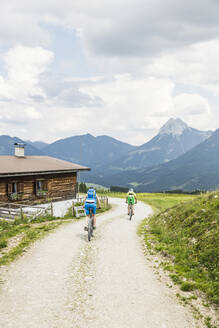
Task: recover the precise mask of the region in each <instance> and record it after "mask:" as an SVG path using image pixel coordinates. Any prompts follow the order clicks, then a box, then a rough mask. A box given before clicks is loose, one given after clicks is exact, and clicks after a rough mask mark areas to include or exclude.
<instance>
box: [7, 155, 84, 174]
mask: <svg viewBox="0 0 219 328" xmlns="http://www.w3.org/2000/svg"><path fill="white" fill-rule="evenodd" d="M85 170H87V171H89V170H90V168H88V167H85V166H81V165H78V164H74V163H71V162H67V161H63V160H60V159H57V158H53V157H49V156H24V157H18V156H0V176H5V175H7V176H12V175H13V176H16V175H19V176H20V175H32V174H33V175H36V174H39V173H44V174H45V173H47V174H49V173H62V172H63V173H64V172H77V171H85Z"/></svg>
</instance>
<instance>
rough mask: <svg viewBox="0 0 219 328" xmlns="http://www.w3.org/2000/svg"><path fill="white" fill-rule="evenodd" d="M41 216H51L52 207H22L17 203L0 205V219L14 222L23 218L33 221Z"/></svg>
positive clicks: (50, 205)
mask: <svg viewBox="0 0 219 328" xmlns="http://www.w3.org/2000/svg"><path fill="white" fill-rule="evenodd" d="M42 215H53V205H52V203H51V204H48V206H45V205H44V206H40V205H36V206H35V205H33V206H31V205H24V204H19V203H0V219H6V220H15V219H16V218H21V219H23V218H24V217H27V218H32V219H35V218H37V217H39V216H42Z"/></svg>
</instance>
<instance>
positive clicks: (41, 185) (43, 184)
mask: <svg viewBox="0 0 219 328" xmlns="http://www.w3.org/2000/svg"><path fill="white" fill-rule="evenodd" d="M47 187H48V186H47V181H46V180H36V191H41V190H47Z"/></svg>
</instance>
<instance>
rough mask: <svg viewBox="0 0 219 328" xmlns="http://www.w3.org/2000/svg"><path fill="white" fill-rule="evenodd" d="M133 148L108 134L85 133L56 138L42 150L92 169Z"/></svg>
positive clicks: (133, 147)
mask: <svg viewBox="0 0 219 328" xmlns="http://www.w3.org/2000/svg"><path fill="white" fill-rule="evenodd" d="M135 148H136V147H135V146H131V145H129V144H127V143H124V142H121V141H118V140H116V139H114V138H111V137H108V136H98V137H94V136H92V135H90V134H85V135H81V136H75V137H70V138H66V139H61V140H58V141H56V142H54V143H52V144H50V145H48V146H47V147H45V148H44V149H43V151H44V152H45V153H46V154H47V155H49V156H53V157H57V158H60V159H64V160H68V161H71V162H75V163H79V164H80V163H83V165H86V166H89V167H92V169H93V168H98V167H99V166H100V165H104V164H106V163H109V162H111V161H114V160H116V159H118V158H119V157H121V156H123V155H124V154H126V153H127V152H129V151H131V150H133V149H135Z"/></svg>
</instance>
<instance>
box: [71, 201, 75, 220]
mask: <svg viewBox="0 0 219 328" xmlns="http://www.w3.org/2000/svg"><path fill="white" fill-rule="evenodd" d="M71 210H72V216H74V211H75V209H74V202H73V201H72V208H71Z"/></svg>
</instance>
